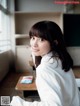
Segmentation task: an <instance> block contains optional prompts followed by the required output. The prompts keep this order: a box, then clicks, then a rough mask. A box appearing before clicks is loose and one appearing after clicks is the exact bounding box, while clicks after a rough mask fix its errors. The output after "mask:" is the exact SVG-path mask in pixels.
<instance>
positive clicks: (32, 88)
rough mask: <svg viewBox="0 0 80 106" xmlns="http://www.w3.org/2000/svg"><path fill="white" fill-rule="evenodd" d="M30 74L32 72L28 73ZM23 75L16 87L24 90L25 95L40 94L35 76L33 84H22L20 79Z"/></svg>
mask: <svg viewBox="0 0 80 106" xmlns="http://www.w3.org/2000/svg"><path fill="white" fill-rule="evenodd" d="M28 75H30V74H28ZM22 78H23V76H21V77H20V78H19V80H18V82H17V84H16V87H15V89H16V90H18V91H22V92H23V96H24V97H25V98H26V97H30V96H39V95H38V92H37V88H36V84H35V78H33V82H32V83H31V84H22V83H20V81H21V80H22Z"/></svg>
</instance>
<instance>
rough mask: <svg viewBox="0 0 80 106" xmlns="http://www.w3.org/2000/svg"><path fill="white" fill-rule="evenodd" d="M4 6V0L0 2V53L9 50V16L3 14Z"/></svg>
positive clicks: (5, 8)
mask: <svg viewBox="0 0 80 106" xmlns="http://www.w3.org/2000/svg"><path fill="white" fill-rule="evenodd" d="M6 4H7V3H6V0H1V1H0V6H1V8H0V9H1V10H0V53H2V52H4V51H7V50H9V49H10V48H11V47H10V45H11V42H10V16H9V14H7V13H6V12H5V11H6V10H7V7H6V6H7V5H6ZM4 10H5V11H4Z"/></svg>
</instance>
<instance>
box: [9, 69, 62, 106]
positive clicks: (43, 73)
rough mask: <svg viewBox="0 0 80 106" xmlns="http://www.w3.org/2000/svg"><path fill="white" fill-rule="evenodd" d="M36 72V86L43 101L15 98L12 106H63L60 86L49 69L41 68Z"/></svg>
mask: <svg viewBox="0 0 80 106" xmlns="http://www.w3.org/2000/svg"><path fill="white" fill-rule="evenodd" d="M36 71H37V78H36V85H37V89H38V93H39V96H40V99H41V101H34V102H28V101H25V100H23V99H21V98H20V97H18V96H15V97H13V99H12V102H11V106H63V101H62V94H61V89H60V86H59V84H58V81H57V79H56V77H55V75H54V74H52V73H51V72H50V71H49V67H46V68H45V67H40V68H38V69H37V70H36Z"/></svg>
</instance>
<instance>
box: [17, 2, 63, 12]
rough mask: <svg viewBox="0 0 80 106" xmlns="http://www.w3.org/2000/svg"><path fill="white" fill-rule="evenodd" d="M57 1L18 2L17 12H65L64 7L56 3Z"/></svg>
mask: <svg viewBox="0 0 80 106" xmlns="http://www.w3.org/2000/svg"><path fill="white" fill-rule="evenodd" d="M54 1H55V0H17V1H16V5H17V4H18V5H17V10H19V11H23V12H57V11H58V12H63V11H64V5H58V4H55V3H54Z"/></svg>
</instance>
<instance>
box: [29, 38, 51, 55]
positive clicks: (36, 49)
mask: <svg viewBox="0 0 80 106" xmlns="http://www.w3.org/2000/svg"><path fill="white" fill-rule="evenodd" d="M30 45H31V51H32V53H33V54H34V55H35V56H43V55H45V54H47V53H48V52H49V51H50V50H51V48H50V43H49V42H48V41H47V40H45V39H42V38H39V37H36V36H33V37H31V39H30Z"/></svg>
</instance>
